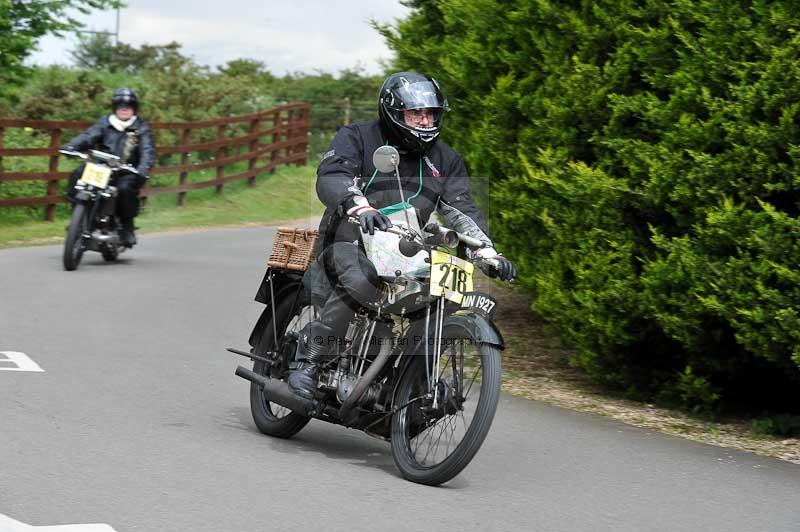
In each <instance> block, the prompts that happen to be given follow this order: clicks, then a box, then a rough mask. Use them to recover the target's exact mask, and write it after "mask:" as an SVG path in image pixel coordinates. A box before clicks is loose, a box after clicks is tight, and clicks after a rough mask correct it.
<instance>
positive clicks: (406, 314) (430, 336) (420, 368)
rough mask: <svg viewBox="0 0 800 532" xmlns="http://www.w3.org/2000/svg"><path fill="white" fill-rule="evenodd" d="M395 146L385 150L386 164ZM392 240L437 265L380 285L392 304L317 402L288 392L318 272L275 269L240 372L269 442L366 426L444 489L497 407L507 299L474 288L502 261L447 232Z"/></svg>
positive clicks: (341, 355) (400, 230)
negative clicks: (323, 424) (310, 426)
mask: <svg viewBox="0 0 800 532" xmlns="http://www.w3.org/2000/svg"><path fill="white" fill-rule="evenodd" d="M386 148H387V147H383V148H380V149H379V150H383V151H384V155H385V152H386V151H387V150H386ZM391 150H393V148H391ZM393 156H394V159H392V158H391V157H389V159H390V160H389V161H388V162H387V161H386V160H382V159H381V158H380V157H379V154H378V153H376V155H375V157H374V162H375V163H376V164H375V166H376V167H377V168H379V169H381V171H382V172H388V171H390V170H387V169H383V168H385V167H389V168H391V166H389V165H390V164H393V167H394V169H395V170H396V169H397V166H396V161H398V160H399V155H397V152H396V151H394V155H393ZM384 159H385V158H384ZM379 163H380V164H381V165H383V166H380V165H379ZM398 180H399V179H398ZM354 222H355V220H354V219H350V223H354ZM388 232H391V233H394V234H396V235H397V236H398V237H399V248H400V251H401V252H403V254H404V255H405V256H411V254H417V253H419V252H420V251H424V252H425V253H427V255H428V258H427V260H426V264H428V265H429V266H428V267H427V268H426V269H425V270H423V271H420V270H417V271H415V272H414V273H413V274H412V273H402V272H400V271H398V272H396V274H395V275H394V276H391V277H381V282H382V285H383V290H382V293H383V296H382V298H381V300H380V301H379V302H378V303H377V304H375V305H374V306H371V307H365V308H361V309H359V310H358V311H357V312H356V313H355V317H354V319H353V320H352V321H351V323H350V326H349V328H348V331H347V333H346V335H345V337H344V338H342V339H336V347H335V348H334V349H333V351H334V353H331V355H330V356H329V357H328V358H329V360H328V362H326V363H325V364H323V366H322V368H321V370H320V371H319V373H318V385H317V390H316V393H315V396H314V398H313V399H308V400H307V399H304V398H301V397H299V396H297V395H295V394H293V393H292V392H291V391H290V390H289V388H288V385H287V383H286V380H287V378H288V375H289V372H290V371H291V369H292V367H293V362H294V356H295V351H296V349H297V343H298V340H299V339H298V335H299V333H300V331H301V329H303V327H304V326H305V325H306V324H307V323H308V322H309V321H311V320H313V319H315V318H316V317H317V316H318V312H319V308H318V307H317V306H315V305H314V304H313V303H312V299H313V298H312V297H311V296H310V293H309V292H310V291H309V289H308V286H306V285H305V284H304V282H303V276H304V275H307V273H306V274H304V273H298V272H292V271H287V270H280V269H273V268H268V269H267V272H266V275H265V277H264V282H263V283H262V285H261V287H260V289H259V294H258V295H257V297H256V299H257V300H259V301H261V302H262V303H265V304H266V308H265V309H264V311H263V313H262V315H261V317H260V318H259V320H258V322H257V323H256V326H255V328H254V329H253V333H252V334H251V337H250V345H251V346H252V349H250V350H249V351H247V352H246V351H242V350H237V349H231V348H229V349H228V351H231V352H233V353H236V354H238V355H242V356H245V357H248V358H250V359H251V360H253V361H254V365H253V369H252V370H250V369H248V368H245V367H243V366H239V367H238V368H237V369H236V375H238V376H240V377H242V378H244V379H246V380H248V381H250V382H251V386H250V409H251V413H252V415H253V420H254V421H255V424H256V426H257V427H258V429H259V430H260V431H261V432H262V433H264V434H267V435H270V436H274V437H279V438H289V437H291V436H293V435H294V434H296V433H297V432H298V431H300V430H301V429H302V428H303V427H304V426H305V425H306V424H307V423H308V422H309V421H310V420H311V419H312V418H314V419H320V420H323V421H327V422H330V423H334V424H339V425H344V426H347V427H351V428H356V429H359V430H362V431H364V432H365V433H367V434H369V435H372V436H376V437H379V438H382V439H384V440H388V441H389V442H390V444H391V451H392V456H393V458H394V461H395V464H396V465H397V467H398V469H399V470H400V472H401V473H402V475H403V476H404V477H405V478H406V479H408V480H410V481H413V482H418V483H421V484H428V485H439V484H442V483H444V482H447V481H448V480H450V479H452V478H453V477H455V476H456V475H458V474H459V473H460V472H461V471H462V470H463V469H464V468H465V467H466V466H467V465H468V464H469V463H470V461H471V460H472V458H473V457H474V456H475V453H477V451H478V449H479V448H480V447H481V444H482V443H483V441H484V439H485V438H486V435H487V433H488V432H489V428H490V426H491V424H492V420H493V419H494V415H495V411H496V408H497V403H498V399H499V394H500V379H501V364H500V350H502V349H503V338H502V336H501V334H500V332H499V331H498V329H497V327H496V326H495V324H494V323H493V321H492V319H493V315H494V310H495V309H496V306H497V302H496V301H495V300H494V299H492V298H491V297H490V296H489V295H487V294H483V293H479V292H475V291H474V290H473V272H474V266H475V265H477V266H479V267H481V269H484V270H485V271H486V270H489V269H492V268H494V267H496V262H494V261H492V260H488V261H487V260H480V259H478V258H477V257H473V258H468V257H469V256H470V254H468V250H476V249H478V248H480V247H482V246H483V245H484V244H483V243H482V242H481V241H479V240H476V239H474V238H472V237H470V236H468V235H465V234H460V233H458V232H455V231H452V230H448V229H445V228H443V227H440V226H437V225H436V224H428V225H427V226H426V227H425V230H424V231H422V232H419V231H415V230H413V229H411V228H409V227H405V226H398V225H395V226H393V227H392V228H390V229H388ZM454 250H455V254H453V251H454Z"/></svg>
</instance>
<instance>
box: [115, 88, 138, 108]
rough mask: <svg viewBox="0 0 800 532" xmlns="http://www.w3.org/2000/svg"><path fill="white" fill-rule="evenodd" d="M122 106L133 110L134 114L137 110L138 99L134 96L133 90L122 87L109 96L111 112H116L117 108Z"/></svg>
mask: <svg viewBox="0 0 800 532" xmlns="http://www.w3.org/2000/svg"><path fill="white" fill-rule="evenodd" d="M123 104H124V105H128V106H130V107H131V108H133V112H134V113H135V112H137V111H138V110H139V97H138V96H136V93H135V92H134V91H133V89H129V88H128V87H122V88H121V89H117V90H115V91H114V94H113V95H112V96H111V110H112V111H116V110H117V107H119V106H120V105H123Z"/></svg>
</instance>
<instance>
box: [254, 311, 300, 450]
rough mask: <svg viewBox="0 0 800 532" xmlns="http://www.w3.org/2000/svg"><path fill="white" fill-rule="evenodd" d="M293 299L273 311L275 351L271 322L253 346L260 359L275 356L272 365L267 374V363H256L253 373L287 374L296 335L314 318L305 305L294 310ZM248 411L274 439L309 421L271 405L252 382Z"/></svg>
mask: <svg viewBox="0 0 800 532" xmlns="http://www.w3.org/2000/svg"><path fill="white" fill-rule="evenodd" d="M294 299H295V298H294V297H287V298H285V299H284V300H283V301H282V302H281V303H279V304H278V308H277V310H276V313H275V314H276V317H277V321H276V322H275V323H276V328H277V332H278V339H279V340H278V342H277V349H276V343H275V341H274V338H275V336H274V333H273V327H272V320H271V319H270V320H268V321H267V323H266V327H265V328H264V333H263V334H262V335H261V339H260V340H259V342H258V343H257V344H256V346H255V348H254V350H253V352H254V354H257V355H259V356H265V355H266V354H267V353H277V355H276V356H275V357H273V360H274V362H273V365H272V367H271V368H270V370H269V372H268V371H267V369H266V364H264V363H263V362H256V363H255V364H254V366H253V371H254V372H255V373H258V374H259V375H265V376H269V377H271V378H280V379H281V380H283V378H282V375H284V374H285V373H286V371H285V370H286V369H287V368H286V367H285V366H284V364H286V363H288V361H291V359H292V358H293V356H294V352H295V348H296V346H297V336H296V333H298V332H299V331H300V329H301V328H302V327H303V326H304V325H305V324H306V323H308V322H309V321H311V320H313V319H314V317H315V311H314V307H312V306H304V307H302V308H300V309H299V310H297V309H296V305H295V301H294ZM250 412H251V413H252V414H253V421H254V422H255V424H256V427H258V430H259V431H261V433H263V434H266V435H268V436H274V437H276V438H291V437H292V436H294V435H295V434H297V433H298V432H300V430H301V429H302V428H303V427H305V426H306V424H307V423H308V422H309V421H310V420H311V419H310V418H308V417H306V416H303V415H301V414H298V413H296V412H292V411H291V410H289V409H288V408H286V407H284V406H281V405H279V404H276V403H273V402H272V401H270V400H269V397H268V396H267V395H266V394H265V393H264V390H263V388H261V387H260V386H258V385H257V384H255V383H252V384H250Z"/></svg>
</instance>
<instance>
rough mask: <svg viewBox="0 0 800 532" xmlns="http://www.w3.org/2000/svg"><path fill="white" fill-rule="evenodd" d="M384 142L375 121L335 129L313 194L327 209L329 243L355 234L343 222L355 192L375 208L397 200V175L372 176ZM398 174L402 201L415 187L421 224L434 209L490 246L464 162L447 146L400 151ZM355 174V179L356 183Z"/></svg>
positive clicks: (324, 225) (325, 224)
mask: <svg viewBox="0 0 800 532" xmlns="http://www.w3.org/2000/svg"><path fill="white" fill-rule="evenodd" d="M386 143H387V141H386V136H385V135H384V134H383V132H382V131H381V128H380V123H379V121H378V120H374V121H372V122H367V123H364V124H353V125H349V126H345V127H343V128H341V129H340V130H339V131H338V132H337V133H336V136H335V137H334V139H333V142H332V144H331V148H330V150H329V151H328V152H327V153H326V154H325V155H324V156H323V159H322V161H321V162H320V164H319V168H318V169H317V195H318V196H319V198H320V200H321V201H322V203H324V204H325V207H326V209H325V214H324V215H323V218H322V222H321V223H320V233H321V234H322V235H325V240H326V241H327V242H331V241H332V240H336V241H343V240H348V241H353V239H354V238H358V237H357V231H356V226H355V225H354V224H341V222H342V220H343V219H344V218H346V216H347V214H346V213H347V211H348V210H349V209H351V208H352V207H353V206H354V205H355V201H357V198H356V197H357V196H360V195H363V196H365V197H366V198H367V200H368V201H369V204H370V205H371V206H372V207H375V208H376V209H380V208H383V207H388V206H389V205H393V204H395V203H399V202H400V201H401V199H400V193H399V191H398V185H397V178H396V177H395V176H394V175H393V174H382V173H380V172H378V173H377V174H376V173H375V166H374V165H373V163H372V154H373V152H374V151H375V150H376V149H377V148H378V147H380V146H383V145H385V144H386ZM420 173H421V174H422V180H421V181H422V187H421V189H420ZM373 175H374V176H375V177H374V179H373ZM400 176H401V183H402V185H403V193H404V194H405V198H406V200H408V199H409V198H411V197H412V196H414V195H415V194H417V192H418V191H419V194H418V195H417V196H416V197H415V198H413V199H412V200H411V205H412V206H413V207H414V208H415V209H416V210H417V214H418V218H419V222H420V224H421V225H423V224H425V222H426V221H427V220H428V218H429V217H430V216H431V214H432V213H433V212H434V211H437V212H438V213H439V214H440V215H442V216H443V217H444V219H445V220H446V222H447V225H448V226H449V227H450V228H452V229H454V230H456V231H460V232H462V233H466V234H469V235H470V236H473V237H475V238H478V239H480V240H482V241H485V242H486V243H487V244H489V245H490V246H491V245H492V240H491V238H490V237H489V228H488V227H487V225H486V221H485V220H484V217H483V215H482V214H481V212H480V211H479V210H478V208H477V207H476V206H475V204H474V203H473V201H472V191H471V186H470V180H469V175H468V174H467V169H466V167H465V165H464V161H463V160H462V159H461V156H460V155H459V154H458V153H456V151H455V150H453V149H452V148H451V147H450V146H448V145H447V144H445V143H444V142H442V141H438V142H436V144H434V146H433V147H432V148H431V149H430V150H428V152H427V153H426V154H425V155H422V156H421V155H420V154H418V153H403V152H401V157H400ZM356 177H358V178H359V180H358V182H356V183H355V184H354V178H356ZM370 180H372V182H371V183H370ZM368 185H369V186H368ZM345 227H349V228H350V230H344V228H345ZM333 233H335V235H334V234H333Z"/></svg>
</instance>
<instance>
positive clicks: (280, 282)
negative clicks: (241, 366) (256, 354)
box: [248, 268, 303, 347]
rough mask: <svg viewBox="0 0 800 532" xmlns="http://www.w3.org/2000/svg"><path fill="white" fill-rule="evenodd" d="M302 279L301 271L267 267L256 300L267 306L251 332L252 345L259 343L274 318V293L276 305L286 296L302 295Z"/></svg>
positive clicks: (250, 340)
mask: <svg viewBox="0 0 800 532" xmlns="http://www.w3.org/2000/svg"><path fill="white" fill-rule="evenodd" d="M302 279H303V275H302V274H299V273H295V272H286V271H283V270H273V269H272V268H267V271H266V273H264V279H263V280H262V281H261V284H260V285H259V287H258V291H257V292H256V297H255V300H256V301H258V302H259V303H263V304H264V305H265V307H264V310H263V311H262V312H261V316H259V318H258V320H257V321H256V324H255V326H254V327H253V331H252V332H251V333H250V338H249V340H248V342H249V343H250V347H255V346H256V345H257V344H258V341H259V340H260V339H261V335H262V334H263V332H264V329H266V327H267V326H268V325H269V324H270V322H271V320H272V316H273V311H274V310H275V309H273V308H272V294H274V296H275V305H276V306H277V305H280V303H281V301H283V300H285V299H286V298H296V297H302V294H300V291H302V290H303V284H302ZM270 284H272V294H271V293H270Z"/></svg>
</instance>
